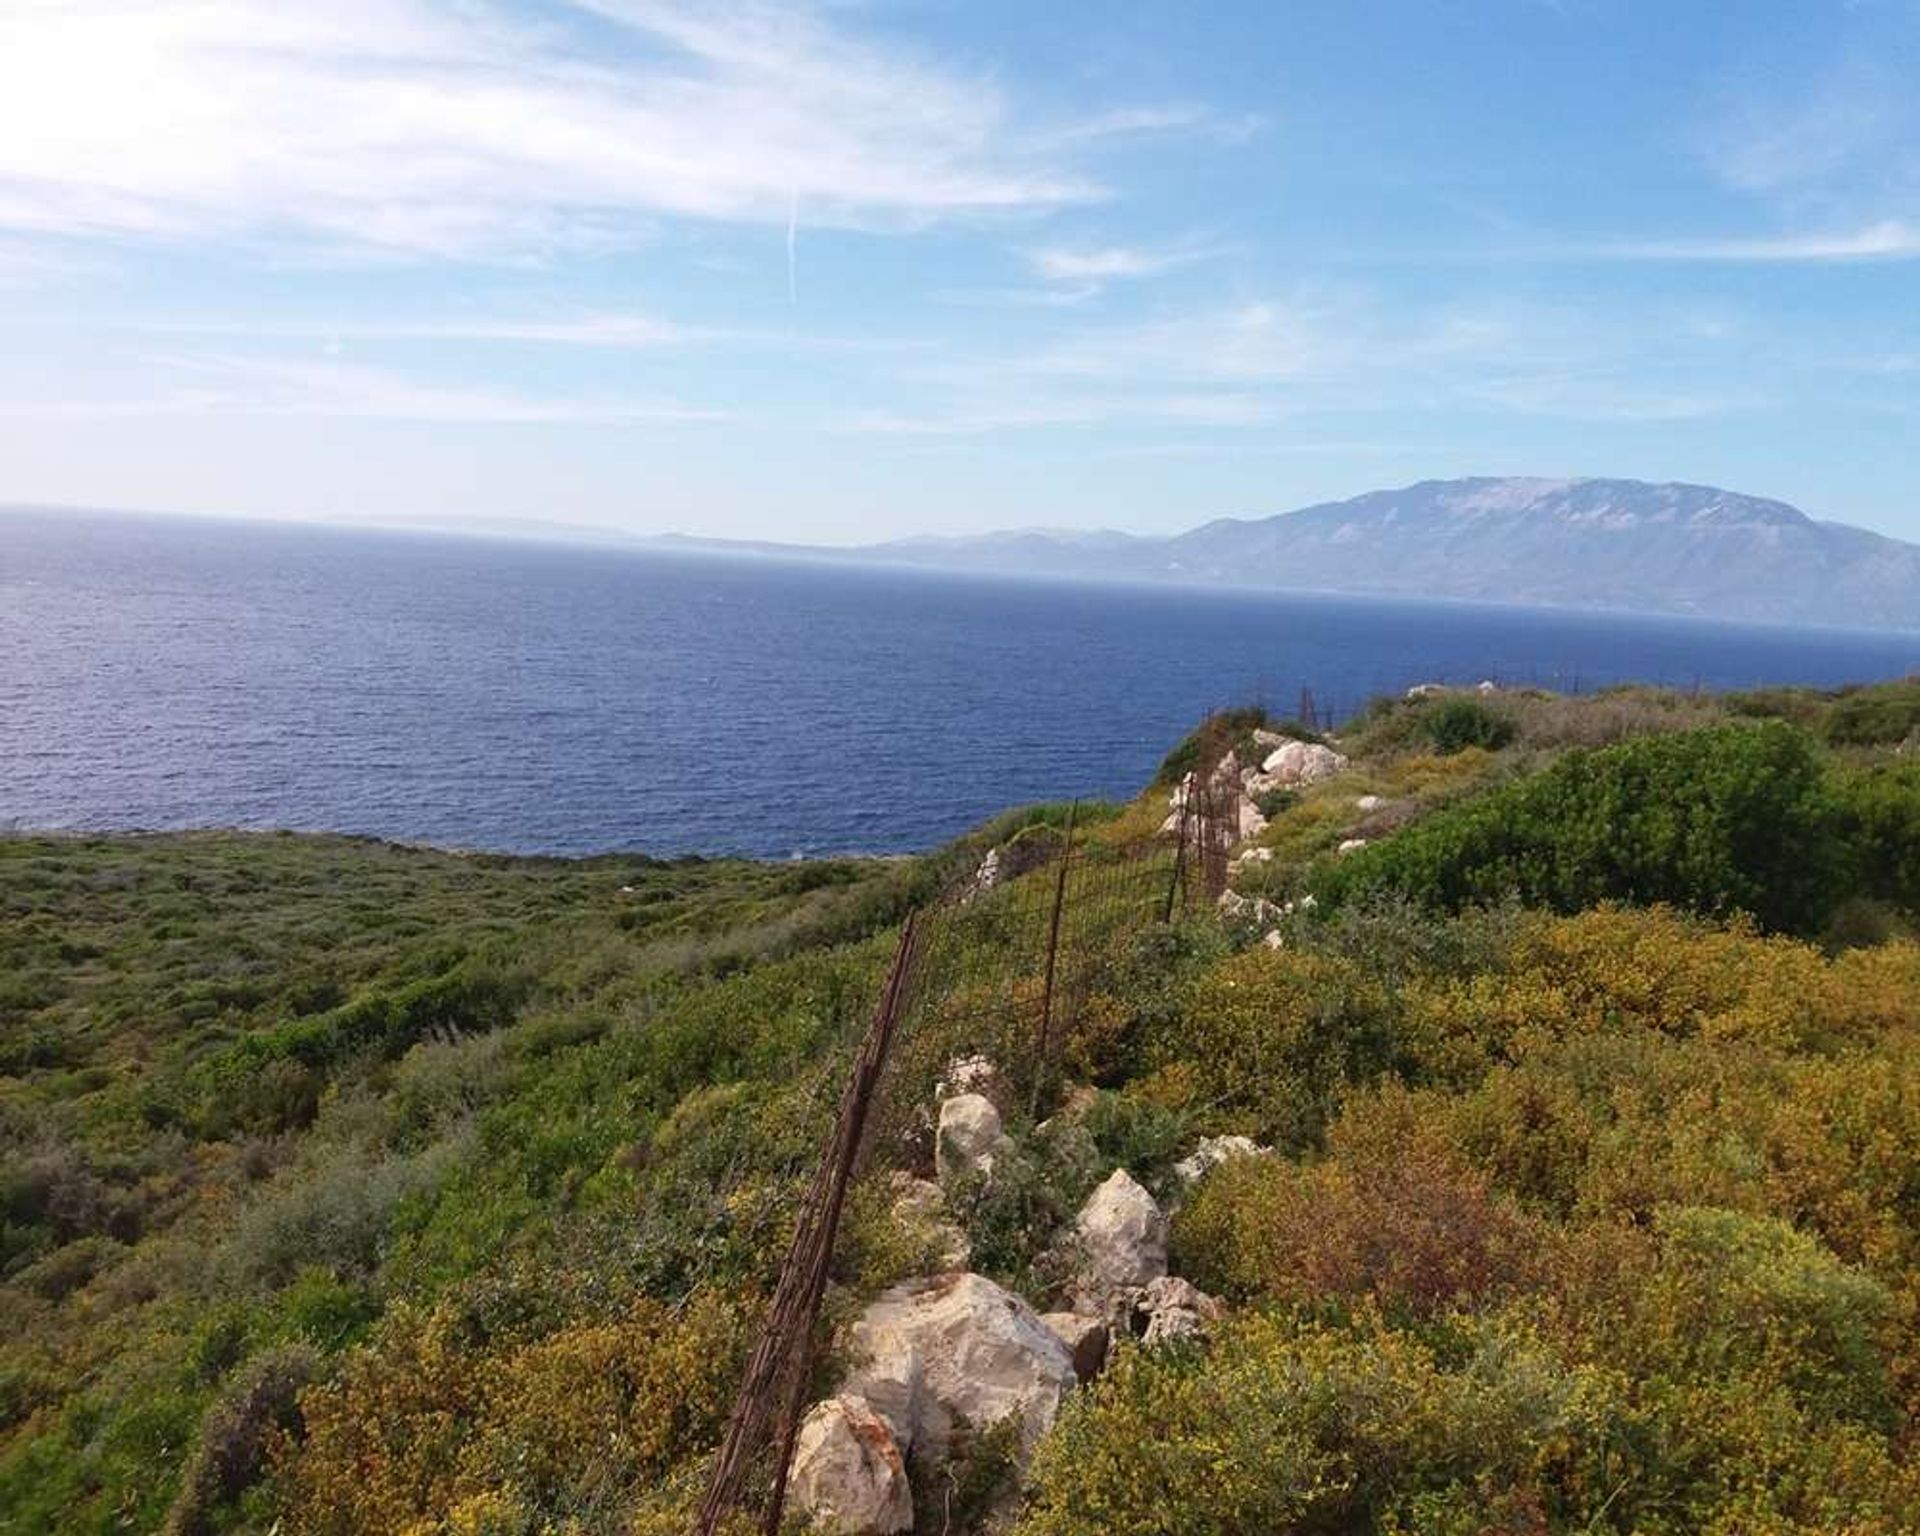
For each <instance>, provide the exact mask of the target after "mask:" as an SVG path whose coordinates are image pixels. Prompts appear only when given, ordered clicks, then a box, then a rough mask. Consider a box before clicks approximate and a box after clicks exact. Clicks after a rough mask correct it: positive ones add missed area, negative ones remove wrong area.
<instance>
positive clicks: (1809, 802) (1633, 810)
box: [1314, 722, 1849, 933]
mask: <svg viewBox="0 0 1920 1536" xmlns="http://www.w3.org/2000/svg"><path fill="white" fill-rule="evenodd" d="M1848 859H1849V850H1848V848H1847V844H1846V839H1845V836H1844V826H1843V820H1842V818H1841V816H1840V814H1839V807H1838V805H1837V803H1836V800H1835V798H1834V795H1833V794H1832V792H1831V791H1830V790H1829V788H1828V785H1827V781H1826V778H1825V775H1824V772H1823V764H1822V760H1821V757H1820V754H1819V750H1818V748H1817V747H1816V746H1815V744H1814V742H1813V739H1812V738H1811V737H1810V736H1808V735H1807V734H1806V733H1805V732H1804V731H1800V730H1796V729H1795V728H1793V727H1791V726H1786V725H1780V724H1776V723H1771V722H1769V723H1766V724H1760V725H1732V726H1715V727H1710V728H1708V729H1705V730H1698V731H1687V732H1682V733H1679V734H1676V735H1672V736H1654V737H1648V738H1645V739H1642V740H1637V741H1628V742H1623V743H1621V744H1620V745H1618V746H1613V747H1604V748H1601V749H1599V750H1598V751H1591V752H1582V751H1574V752H1569V753H1567V754H1566V755H1565V756H1564V757H1562V758H1560V759H1559V760H1558V761H1557V762H1555V763H1554V764H1553V765H1552V766H1551V767H1549V768H1547V769H1545V770H1543V771H1542V772H1540V773H1538V774H1535V775H1533V776H1532V777H1530V778H1527V779H1522V780H1520V781H1519V782H1517V783H1514V784H1510V785H1505V786H1502V787H1500V788H1497V789H1494V790H1490V791H1488V792H1487V793H1485V794H1482V795H1478V796H1475V797H1473V798H1471V799H1468V800H1464V801H1462V802H1460V803H1459V804H1457V805H1454V806H1450V807H1447V808H1446V809H1443V810H1441V811H1439V812H1436V813H1435V814H1434V815H1432V816H1430V817H1428V818H1427V819H1426V820H1424V821H1421V822H1418V823H1416V824H1415V825H1413V826H1412V827H1409V828H1407V829H1406V830H1405V831H1403V832H1401V833H1399V834H1398V835H1397V836H1395V837H1392V838H1389V839H1386V840H1385V841H1382V842H1378V843H1375V844H1373V845H1371V846H1369V847H1367V848H1364V849H1361V850H1360V851H1359V852H1357V853H1355V854H1352V855H1350V856H1348V857H1346V858H1343V859H1340V860H1338V861H1336V862H1333V863H1331V864H1329V865H1327V866H1325V867H1324V868H1323V869H1321V870H1320V871H1318V872H1317V873H1316V875H1315V878H1314V894H1315V895H1316V896H1317V897H1318V899H1319V901H1320V903H1321V904H1322V906H1323V907H1326V908H1333V907H1338V906H1340V905H1342V904H1344V903H1347V902H1351V901H1353V900H1355V899H1358V898H1361V897H1364V896H1369V895H1373V894H1376V893H1397V894H1400V895H1404V896H1407V897H1410V898H1412V899H1413V900H1415V901H1417V902H1419V903H1421V904H1423V905H1428V906H1434V907H1439V908H1443V909H1453V910H1457V909H1459V908H1461V907H1465V906H1470V905H1485V904H1488V903H1492V902H1497V901H1500V900H1502V899H1503V898H1506V897H1509V896H1517V897H1519V898H1520V899H1521V900H1522V901H1524V902H1527V903H1529V904H1536V905H1541V906H1546V907H1551V908H1553V909H1555V910H1558V911H1564V912H1573V911H1578V910H1580V909H1581V908H1583V907H1589V906H1595V905H1598V904H1599V903H1602V902H1608V901H1629V902H1637V903H1654V902H1667V903H1671V904H1673V905H1677V906H1684V907H1690V908H1693V909H1695V910H1698V911H1702V912H1707V913H1712V914H1723V913H1729V912H1734V911H1742V912H1747V913H1750V914H1752V916H1754V917H1755V918H1756V919H1758V920H1759V922H1760V923H1761V924H1762V925H1763V926H1764V927H1766V928H1769V929H1775V930H1782V931H1788V932H1800V933H1806V932H1813V931H1816V930H1818V929H1819V927H1820V926H1821V924H1822V922H1823V921H1824V920H1825V918H1826V916H1827V914H1828V912H1829V911H1830V910H1831V909H1832V907H1833V904H1834V902H1835V901H1836V900H1837V899H1838V897H1839V896H1840V895H1841V894H1842V892H1843V884H1844V878H1845V875H1846V873H1847V864H1848Z"/></svg>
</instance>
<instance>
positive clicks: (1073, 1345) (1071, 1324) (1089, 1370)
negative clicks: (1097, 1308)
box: [1040, 1312, 1107, 1381]
mask: <svg viewBox="0 0 1920 1536" xmlns="http://www.w3.org/2000/svg"><path fill="white" fill-rule="evenodd" d="M1040 1321H1041V1322H1043V1323H1045V1324H1046V1325H1047V1327H1048V1329H1049V1330H1050V1331H1051V1332H1052V1334H1053V1336H1054V1337H1055V1338H1056V1339H1058V1340H1059V1341H1060V1342H1061V1343H1062V1344H1064V1345H1066V1346H1067V1353H1068V1354H1069V1355H1070V1356H1072V1358H1073V1374H1074V1375H1075V1376H1077V1377H1079V1378H1080V1380H1082V1381H1091V1380H1093V1378H1094V1377H1095V1376H1097V1375H1099V1374H1100V1367H1101V1366H1103V1365H1105V1364H1106V1363H1107V1325H1106V1321H1105V1320H1104V1319H1103V1318H1098V1317H1088V1316H1087V1315H1086V1314H1085V1313H1083V1312H1042V1313H1041V1314H1040Z"/></svg>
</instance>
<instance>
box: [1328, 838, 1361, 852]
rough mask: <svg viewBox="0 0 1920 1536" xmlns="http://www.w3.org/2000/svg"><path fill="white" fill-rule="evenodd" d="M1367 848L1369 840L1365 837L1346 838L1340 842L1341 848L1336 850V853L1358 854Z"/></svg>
mask: <svg viewBox="0 0 1920 1536" xmlns="http://www.w3.org/2000/svg"><path fill="white" fill-rule="evenodd" d="M1366 846H1367V840H1366V839H1365V838H1364V837H1346V838H1342V839H1341V840H1340V846H1339V847H1338V848H1336V849H1334V852H1335V853H1358V852H1359V851H1360V850H1361V849H1362V848H1364V847H1366Z"/></svg>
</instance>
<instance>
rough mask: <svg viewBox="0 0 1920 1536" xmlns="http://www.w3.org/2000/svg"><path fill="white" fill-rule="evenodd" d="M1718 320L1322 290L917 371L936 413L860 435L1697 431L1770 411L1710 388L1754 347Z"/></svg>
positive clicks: (882, 413)
mask: <svg viewBox="0 0 1920 1536" xmlns="http://www.w3.org/2000/svg"><path fill="white" fill-rule="evenodd" d="M1709 319H1710V320H1711V322H1712V323H1710V324H1708V323H1702V320H1701V317H1699V316H1688V315H1684V314H1660V315H1640V316H1637V317H1636V316H1621V315H1597V314H1593V313H1591V312H1588V311H1587V310H1585V309H1575V308H1570V307H1556V306H1550V305H1543V304H1538V303H1523V302H1518V301H1510V300H1509V301H1499V302H1491V301H1483V302H1480V303H1463V302H1450V303H1440V304H1436V305H1433V306H1429V307H1413V308H1411V309H1410V308H1408V307H1406V306H1403V305H1389V304H1385V303H1383V302H1382V301H1381V300H1380V299H1379V298H1378V297H1377V296H1374V295H1371V294H1368V293H1366V292H1363V291H1359V290H1344V291H1342V290H1327V291H1306V292H1300V293H1295V294H1291V295H1283V296H1276V297H1274V298H1269V299H1261V300H1256V301H1248V302H1242V303H1237V304H1231V305H1223V306H1215V307H1212V308H1201V309H1192V310H1183V311H1177V312H1170V313H1167V314H1163V315H1160V316H1157V317H1155V318H1153V319H1150V320H1146V321H1132V322H1107V323H1098V322H1088V323H1084V324H1081V325H1079V326H1077V327H1076V328H1075V329H1074V330H1073V331H1071V332H1070V333H1068V334H1066V335H1064V336H1061V337H1058V338H1056V339H1054V340H1052V341H1050V342H1048V343H1045V344H1042V345H1038V346H1035V347H1031V348H1028V349H1026V350H1022V351H1013V352H1000V353H993V354H986V355H976V356H972V357H967V358H964V359H958V360H949V361H944V362H941V363H937V364H934V365H932V366H927V367H923V368H919V369H916V370H911V371H909V372H907V373H904V374H902V375H901V376H900V382H899V387H900V388H901V389H902V390H913V391H920V392H924V393H925V394H926V395H928V396H930V397H931V400H932V403H931V404H922V405H920V406H919V407H918V408H916V409H913V410H910V411H902V410H898V409H894V408H891V407H889V408H887V409H884V410H879V411H873V412H868V413H865V414H864V415H861V416H858V417H857V418H856V419H855V422H854V425H855V427H856V428H857V429H858V430H862V431H870V432H887V433H893V434H908V433H919V434H925V435H928V436H937V435H943V434H944V435H979V434H984V433H989V432H997V431H1012V430H1025V429H1029V428H1033V427H1036V426H1049V425H1078V424H1090V423H1095V422H1105V421H1131V422H1140V423H1157V424H1163V425H1169V426H1171V425H1182V426H1190V427H1194V428H1196V429H1198V428H1215V429H1223V430H1224V429H1236V428H1245V429H1255V430H1258V429H1263V428H1267V427H1269V426H1271V425H1272V424H1273V423H1275V422H1277V421H1280V420H1282V419H1284V418H1288V417H1295V416H1303V415H1308V414H1321V415H1325V414H1328V413H1356V414H1366V413H1379V412H1381V411H1394V412H1397V413H1401V414H1402V415H1404V416H1417V415H1420V414H1422V413H1426V412H1431V411H1468V412H1473V413H1476V414H1478V413H1484V412H1486V411H1488V410H1497V411H1502V412H1507V413H1511V414H1513V415H1516V416H1519V415H1525V416H1541V417H1554V418H1560V419H1564V420H1574V421H1592V422H1626V421H1667V420H1686V419H1695V418H1700V417H1706V416H1713V415H1718V414H1723V413H1725V412H1728V411H1734V410H1740V409H1746V408H1748V407H1750V406H1751V405H1752V404H1753V403H1754V395H1753V393H1752V392H1751V391H1747V392H1742V391H1738V390H1731V389H1729V388H1727V387H1726V386H1725V385H1724V384H1719V385H1716V386H1714V387H1708V386H1706V385H1704V384H1702V383H1701V382H1700V380H1701V378H1702V376H1705V377H1708V378H1711V379H1719V378H1721V377H1723V372H1724V370H1723V369H1722V368H1721V366H1720V364H1721V361H1722V359H1721V357H1720V354H1719V351H1718V349H1720V348H1722V347H1724V346H1726V345H1729V344H1730V340H1731V338H1734V337H1736V336H1737V335H1738V330H1737V328H1736V327H1733V326H1731V325H1730V324H1728V323H1727V322H1726V321H1725V320H1724V317H1720V316H1712V317H1709ZM1242 440H1243V441H1252V440H1254V436H1253V433H1252V432H1249V433H1248V434H1247V435H1246V436H1245V437H1243V438H1242Z"/></svg>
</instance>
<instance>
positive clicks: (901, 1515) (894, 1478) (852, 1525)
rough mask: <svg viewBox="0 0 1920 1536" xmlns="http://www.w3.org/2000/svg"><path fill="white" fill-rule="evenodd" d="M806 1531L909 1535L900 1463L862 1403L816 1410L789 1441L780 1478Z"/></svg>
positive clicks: (885, 1430)
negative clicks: (788, 1459)
mask: <svg viewBox="0 0 1920 1536" xmlns="http://www.w3.org/2000/svg"><path fill="white" fill-rule="evenodd" d="M787 1489H788V1492H789V1494H790V1496H791V1497H792V1500H793V1506H794V1508H795V1509H797V1510H798V1511H799V1512H800V1513H801V1514H803V1515H805V1516H806V1518H807V1520H808V1522H809V1524H811V1525H813V1526H816V1527H818V1528H819V1529H822V1530H828V1531H835V1532H839V1533H842V1536H897V1533H898V1532H901V1531H910V1530H912V1529H913V1490H912V1488H911V1487H910V1486H909V1485H908V1483H907V1460H906V1457H905V1455H904V1454H903V1453H902V1452H901V1449H900V1444H899V1442H898V1441H897V1440H895V1438H894V1435H893V1430H892V1429H891V1428H890V1427H889V1426H888V1424H887V1421H886V1420H885V1419H884V1418H882V1417H881V1416H880V1415H879V1414H877V1413H875V1412H874V1410H873V1406H872V1405H871V1404H870V1403H868V1402H867V1400H866V1399H865V1398H863V1397H859V1396H850V1395H848V1394H845V1393H843V1394H841V1395H840V1396H838V1397H830V1398H828V1399H827V1400H826V1401H825V1402H824V1403H816V1404H815V1405H814V1407H813V1411H812V1412H810V1413H809V1414H808V1415H807V1416H806V1418H805V1419H803V1420H802V1421H801V1423H800V1432H799V1434H798V1435H796V1436H795V1437H794V1445H793V1466H792V1469H791V1471H790V1472H789V1473H788V1477H787Z"/></svg>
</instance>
